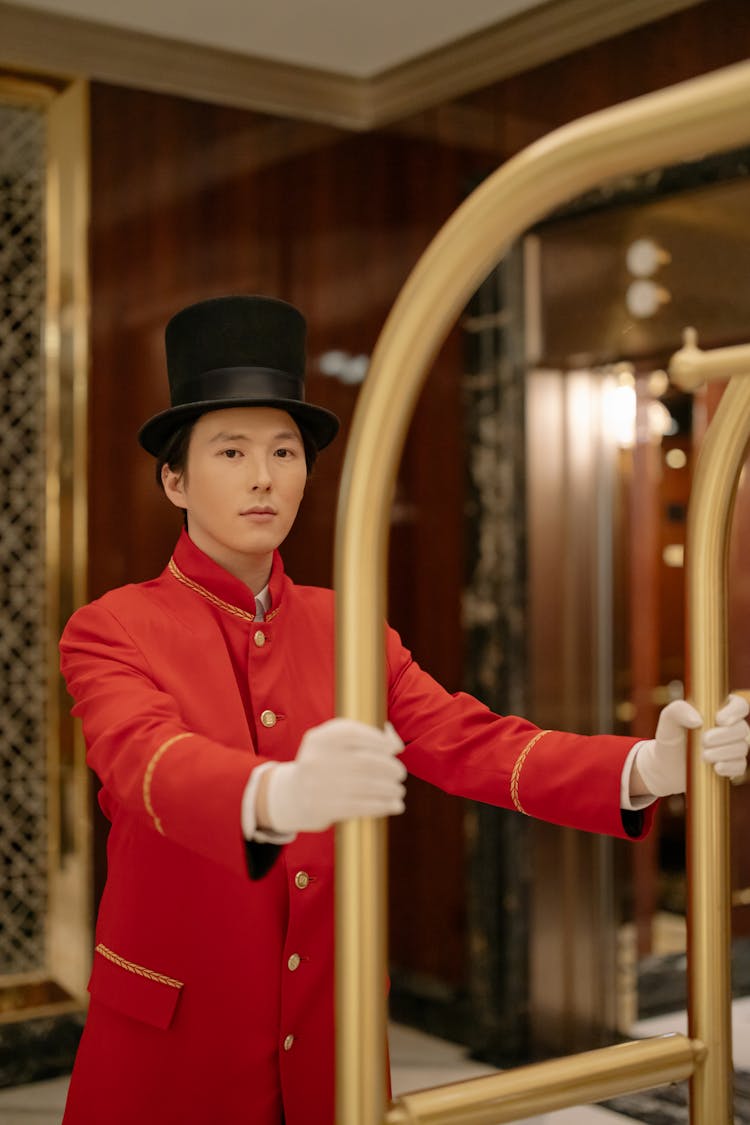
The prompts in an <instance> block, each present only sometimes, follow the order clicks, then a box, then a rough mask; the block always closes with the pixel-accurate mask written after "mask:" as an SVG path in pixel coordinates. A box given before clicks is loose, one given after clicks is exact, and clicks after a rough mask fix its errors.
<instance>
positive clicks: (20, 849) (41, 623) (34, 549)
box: [0, 105, 48, 975]
mask: <svg viewBox="0 0 750 1125" xmlns="http://www.w3.org/2000/svg"><path fill="white" fill-rule="evenodd" d="M44 185H45V119H44V115H43V114H42V113H41V112H38V111H36V110H33V109H28V108H22V107H14V106H10V105H6V106H3V105H0V779H1V780H0V975H2V974H9V973H24V972H30V971H33V970H36V969H39V968H40V967H41V966H43V964H44V959H45V916H46V913H47V873H48V872H47V868H48V863H47V848H48V834H47V828H46V782H47V776H46V775H47V767H46V745H45V726H46V724H45V708H46V678H47V668H46V660H45V648H46V640H45V630H46V621H45V617H46V600H47V599H46V583H45V552H44V546H45V544H44V526H45V478H46V472H45V440H44V435H45V393H44V376H43V363H42V327H43V325H42V317H43V309H44V299H45V263H44Z"/></svg>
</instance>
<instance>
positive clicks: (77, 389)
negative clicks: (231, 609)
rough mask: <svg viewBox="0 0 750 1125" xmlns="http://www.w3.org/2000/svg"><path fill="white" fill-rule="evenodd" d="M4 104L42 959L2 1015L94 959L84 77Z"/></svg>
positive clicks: (32, 86) (13, 983)
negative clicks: (35, 275)
mask: <svg viewBox="0 0 750 1125" xmlns="http://www.w3.org/2000/svg"><path fill="white" fill-rule="evenodd" d="M0 103H4V104H7V105H11V106H17V107H25V108H32V109H34V110H36V111H38V112H40V113H42V114H43V116H44V130H45V147H46V175H45V191H44V197H45V202H44V208H45V210H44V215H43V217H42V223H43V228H44V246H45V280H44V289H45V298H44V309H43V326H44V328H43V338H42V344H41V356H42V363H43V372H44V396H45V397H44V409H45V415H46V422H45V435H44V437H45V447H46V448H45V481H44V505H45V528H44V538H45V547H44V555H45V558H44V570H45V586H46V593H45V627H46V636H45V657H46V685H45V697H46V702H45V740H46V747H45V751H46V753H45V762H44V769H45V808H46V825H47V870H46V901H47V910H46V916H45V940H44V958H43V963H42V964H40V965H39V966H38V968H36V969H34V971H29V972H25V973H23V974H10V973H8V974H4V975H0V1022H2V1023H16V1022H20V1021H25V1020H28V1019H32V1018H37V1017H40V1016H53V1015H62V1014H63V1013H66V1012H72V1011H81V1010H82V1009H83V1008H84V1007H85V1006H86V983H87V980H88V974H89V970H90V961H91V945H92V942H91V934H92V928H93V922H92V916H93V903H92V894H91V811H90V784H89V780H88V771H87V768H86V763H85V751H84V747H83V741H82V737H81V734H80V731H79V730H78V729H77V727H76V726H75V725H74V723H73V720H72V719H71V717H70V713H69V712H70V703H69V700H68V698H67V695H66V693H65V689H64V685H63V682H62V679H61V676H60V672H59V654H58V648H57V642H58V638H59V636H60V632H61V630H62V627H63V625H64V623H65V621H66V620H67V618H68V617H69V616H70V614H71V613H72V612H73V610H74V609H75V608H76V606H78V605H80V604H81V603H82V602H83V601H84V600H85V596H86V577H87V568H86V552H87V502H86V492H87V463H86V432H87V395H88V366H89V338H88V307H89V306H88V226H89V107H88V86H87V84H86V83H85V82H80V81H73V82H65V81H63V80H59V79H56V80H50V81H49V82H47V81H45V80H44V79H40V78H37V77H29V78H28V79H27V78H25V77H23V76H19V75H18V74H12V75H4V74H3V73H2V72H0Z"/></svg>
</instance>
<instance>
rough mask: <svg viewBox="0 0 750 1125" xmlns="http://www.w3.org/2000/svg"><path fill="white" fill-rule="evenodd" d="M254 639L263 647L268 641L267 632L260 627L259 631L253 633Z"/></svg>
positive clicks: (259, 646)
mask: <svg viewBox="0 0 750 1125" xmlns="http://www.w3.org/2000/svg"><path fill="white" fill-rule="evenodd" d="M253 640H254V641H255V644H256V645H257V647H258V648H263V645H264V644H265V643H266V634H265V633H264V632H263V630H262V629H258V632H257V633H254V634H253Z"/></svg>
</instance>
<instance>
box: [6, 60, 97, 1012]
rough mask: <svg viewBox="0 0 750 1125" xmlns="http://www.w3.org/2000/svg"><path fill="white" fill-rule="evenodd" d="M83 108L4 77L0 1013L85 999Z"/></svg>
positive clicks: (68, 97)
mask: <svg viewBox="0 0 750 1125" xmlns="http://www.w3.org/2000/svg"><path fill="white" fill-rule="evenodd" d="M86 104H87V97H86V91H85V88H84V87H82V86H80V85H77V84H71V85H70V86H69V87H67V89H60V85H59V83H58V84H57V86H55V87H52V86H49V87H47V86H44V85H42V84H40V83H35V84H31V83H24V82H21V81H19V80H18V79H13V78H5V77H3V76H2V75H0V1024H2V1023H8V1022H9V1021H10V1022H17V1021H19V1020H23V1019H26V1018H27V1017H31V1016H39V1015H51V1014H54V1013H55V1012H57V1011H59V1010H60V1009H61V1008H62V1009H71V1008H76V1007H80V1005H81V1002H82V998H83V996H84V995H85V983H86V970H87V962H88V958H89V955H90V950H89V945H90V940H89V936H90V914H91V910H90V905H89V902H90V888H89V884H90V862H89V854H88V853H89V846H88V844H89V841H88V836H89V819H90V818H89V811H88V800H87V798H88V794H87V783H86V775H85V767H84V764H83V761H82V756H81V752H80V746H79V740H78V739H77V738H76V736H75V734H74V731H73V727H72V725H71V721H70V719H69V717H68V714H67V712H68V702H67V700H66V699H65V698H64V697H63V695H62V693H61V683H60V677H59V673H58V670H57V638H58V636H59V633H60V629H61V626H62V623H63V621H64V620H65V618H66V617H67V616H68V614H69V613H70V612H71V611H72V609H73V608H74V604H75V603H76V602H78V601H80V600H81V598H82V592H83V589H84V583H85V494H86V480H85V402H86V393H85V392H86V354H87V347H86V335H87V332H86V216H87V204H88V200H87V188H86V179H87V177H86V172H87V155H86V153H87V138H86Z"/></svg>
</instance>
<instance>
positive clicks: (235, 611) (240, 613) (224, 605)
mask: <svg viewBox="0 0 750 1125" xmlns="http://www.w3.org/2000/svg"><path fill="white" fill-rule="evenodd" d="M168 570H169V572H170V574H172V575H173V577H174V578H176V579H177V581H178V582H181V583H182V585H183V586H187V588H188V590H193V591H194V593H196V594H200V596H201V597H202V598H205V599H206V601H207V602H210V603H211V605H215V606H217V608H218V609H223V610H226V612H227V613H231V614H232V615H233V616H234V617H239V618H240V619H241V620H242V621H251V622H252V621H255V614H253V613H248V611H247V610H246V609H240V608H239V606H236V605H232V603H231V602H225V601H224V599H223V598H217V596H216V594H212V593H211V591H210V590H207V589H206V587H205V586H201V585H199V584H198V583H197V582H193V580H192V578H188V576H187V574H183V573H182V571H181V570H180V568H179V566H178V565H177V563H176V562H175V561H174V559H173V558H171V559H170V560H169V564H168ZM278 612H279V610H278V608H276V609H272V610H270V611H269V612H268V613H267V614H266V615H265V618H264V620H265V621H272V620H273V619H274V617H275V616H276V614H277V613H278Z"/></svg>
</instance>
